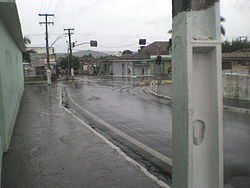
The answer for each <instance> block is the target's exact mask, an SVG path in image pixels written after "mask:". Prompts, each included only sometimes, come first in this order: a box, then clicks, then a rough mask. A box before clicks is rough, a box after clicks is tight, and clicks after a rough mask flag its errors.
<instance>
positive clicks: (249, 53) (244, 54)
mask: <svg viewBox="0 0 250 188" xmlns="http://www.w3.org/2000/svg"><path fill="white" fill-rule="evenodd" d="M222 57H223V58H250V48H246V49H241V50H237V51H234V52H229V53H223V54H222Z"/></svg>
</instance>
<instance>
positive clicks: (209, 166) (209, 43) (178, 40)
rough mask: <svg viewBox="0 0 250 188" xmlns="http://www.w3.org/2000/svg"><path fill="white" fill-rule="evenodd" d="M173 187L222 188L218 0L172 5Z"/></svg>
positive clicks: (176, 0) (177, 0)
mask: <svg viewBox="0 0 250 188" xmlns="http://www.w3.org/2000/svg"><path fill="white" fill-rule="evenodd" d="M172 39H173V45H172V47H173V90H174V94H173V95H174V102H173V184H172V187H173V188H222V187H223V121H222V112H223V111H222V78H221V77H222V73H221V72H222V68H221V30H220V3H219V0H202V1H201V0H173V37H172Z"/></svg>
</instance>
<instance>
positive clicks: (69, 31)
mask: <svg viewBox="0 0 250 188" xmlns="http://www.w3.org/2000/svg"><path fill="white" fill-rule="evenodd" d="M64 31H68V33H67V35H68V36H69V65H70V70H69V74H70V71H71V76H72V78H73V77H74V62H73V61H72V43H71V35H72V34H73V33H72V32H71V31H74V28H69V29H64Z"/></svg>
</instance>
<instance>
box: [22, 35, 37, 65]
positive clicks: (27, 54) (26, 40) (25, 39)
mask: <svg viewBox="0 0 250 188" xmlns="http://www.w3.org/2000/svg"><path fill="white" fill-rule="evenodd" d="M23 43H24V45H25V51H24V52H23V61H24V62H31V60H30V53H34V51H33V50H27V49H26V48H27V45H29V44H31V40H30V38H29V37H27V36H24V37H23Z"/></svg>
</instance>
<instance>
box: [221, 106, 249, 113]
mask: <svg viewBox="0 0 250 188" xmlns="http://www.w3.org/2000/svg"><path fill="white" fill-rule="evenodd" d="M223 108H224V110H225V111H230V112H237V113H243V114H250V109H246V108H238V107H234V106H226V105H224V107H223Z"/></svg>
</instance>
